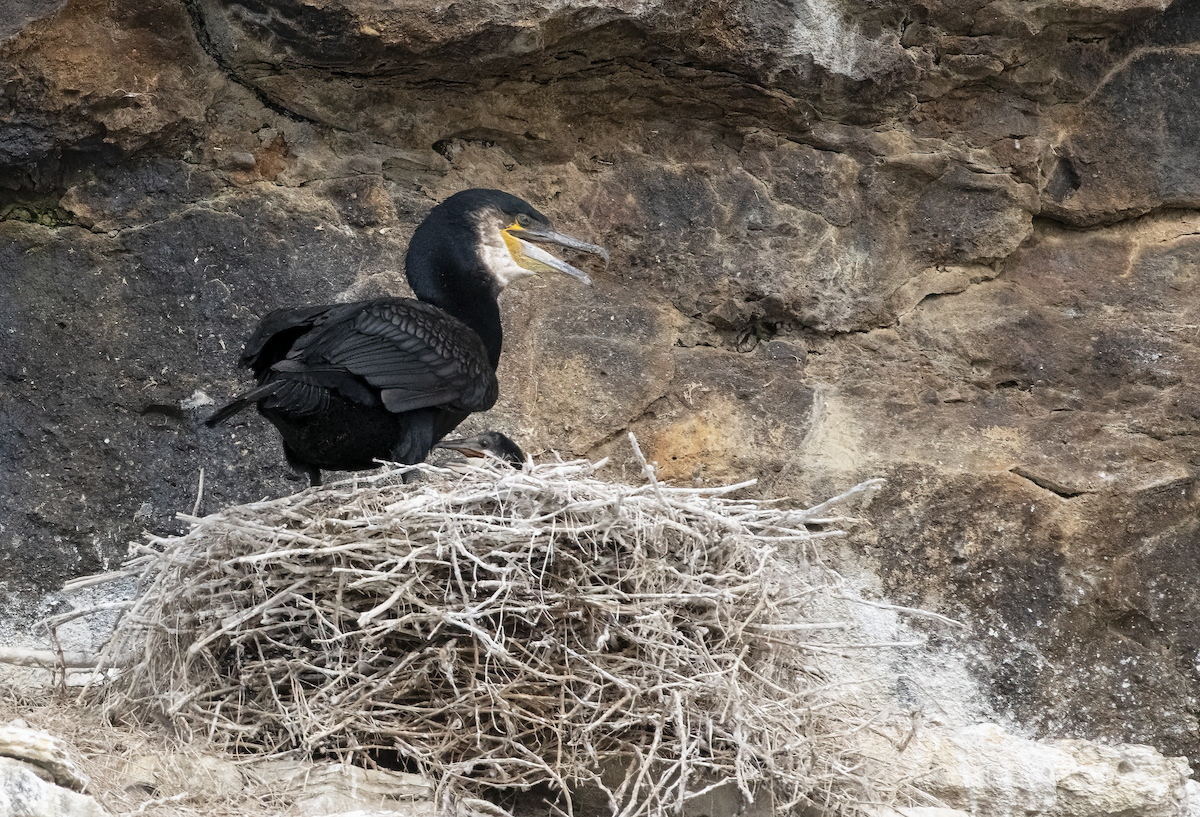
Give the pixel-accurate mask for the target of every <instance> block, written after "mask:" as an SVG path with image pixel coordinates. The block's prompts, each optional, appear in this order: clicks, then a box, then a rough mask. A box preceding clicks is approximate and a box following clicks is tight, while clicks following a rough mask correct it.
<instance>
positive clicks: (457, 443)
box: [433, 438, 487, 459]
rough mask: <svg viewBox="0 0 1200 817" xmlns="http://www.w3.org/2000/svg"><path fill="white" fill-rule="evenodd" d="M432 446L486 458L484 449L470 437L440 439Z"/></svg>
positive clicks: (468, 455)
mask: <svg viewBox="0 0 1200 817" xmlns="http://www.w3.org/2000/svg"><path fill="white" fill-rule="evenodd" d="M433 447H434V448H444V449H446V450H447V451H457V452H458V453H460V454H462V455H464V456H467V457H478V458H479V459H486V458H487V454H486V453H485V452H484V450H483V449H482V448H480V447H479V446H478V445H477V444H476V443H475V441H474V440H472V439H470V438H468V439H465V440H442V441H441V442H440V443H436V444H435V445H434V446H433Z"/></svg>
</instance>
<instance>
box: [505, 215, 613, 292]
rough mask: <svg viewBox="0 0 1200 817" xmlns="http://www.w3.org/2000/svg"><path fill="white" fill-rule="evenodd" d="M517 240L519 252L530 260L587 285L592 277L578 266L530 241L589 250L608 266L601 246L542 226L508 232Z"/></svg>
mask: <svg viewBox="0 0 1200 817" xmlns="http://www.w3.org/2000/svg"><path fill="white" fill-rule="evenodd" d="M509 235H511V236H512V237H513V238H515V239H516V240H517V243H518V244H519V245H520V247H521V252H522V253H524V254H525V257H526V258H528V259H529V260H531V261H534V262H537V263H539V264H542V265H545V267H547V268H548V269H552V270H557V271H558V272H565V273H566V274H567V275H570V276H572V277H574V278H578V279H579V280H580V281H583V282H584V283H585V284H587V285H588V286H591V283H592V279H591V278H589V277H588V274H587V273H586V272H584V271H583V270H581V269H579V268H578V267H575V266H572V265H570V264H568V263H567V262H566V261H563V260H561V259H558V258H555V257H554V256H553V255H551V254H550V253H548V252H546V251H545V250H543V249H542V248H541V247H539V246H537V244H533V243H531V242H534V241H537V242H542V243H546V244H557V245H558V246H560V247H567V248H568V249H572V250H579V251H580V252H590V253H592V254H593V255H598V256H600V257H601V258H603V259H604V266H606V267H607V266H608V250H606V249H604V248H603V247H597V246H596V245H595V244H589V243H587V242H586V241H580V240H579V239H578V238H572V237H571V236H569V235H565V234H563V233H560V232H558V231H557V230H551V229H547V228H542V227H537V226H533V227H527V228H525V229H523V230H513V231H512V232H510V233H509Z"/></svg>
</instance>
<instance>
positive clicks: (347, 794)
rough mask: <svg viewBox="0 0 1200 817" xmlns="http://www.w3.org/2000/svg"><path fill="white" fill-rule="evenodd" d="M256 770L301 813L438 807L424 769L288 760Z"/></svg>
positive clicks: (415, 812) (421, 811)
mask: <svg viewBox="0 0 1200 817" xmlns="http://www.w3.org/2000/svg"><path fill="white" fill-rule="evenodd" d="M253 773H254V774H255V775H256V776H257V777H259V778H260V779H262V780H263V781H265V782H267V783H272V784H275V785H278V786H279V787H280V788H281V790H282V791H283V792H284V793H285V794H286V796H287V797H289V798H290V799H291V800H292V801H293V807H294V808H295V809H297V810H298V811H297V813H298V814H302V815H312V817H321V815H334V814H346V815H348V814H361V813H369V814H371V815H376V814H379V815H383V814H402V815H408V816H409V817H432V815H434V814H436V813H437V809H436V808H435V806H434V803H433V794H434V791H433V784H432V783H431V782H430V781H428V780H426V779H425V778H423V777H421V776H420V775H415V774H406V773H402V772H389V771H386V770H383V769H363V768H360V767H358V766H343V765H339V764H334V763H319V764H313V763H301V762H295V761H288V760H273V761H263V762H260V763H255V764H254V766H253Z"/></svg>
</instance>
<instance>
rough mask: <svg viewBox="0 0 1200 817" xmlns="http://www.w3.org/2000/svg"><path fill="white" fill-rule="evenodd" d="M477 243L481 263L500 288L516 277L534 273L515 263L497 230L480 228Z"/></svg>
mask: <svg viewBox="0 0 1200 817" xmlns="http://www.w3.org/2000/svg"><path fill="white" fill-rule="evenodd" d="M479 245H480V246H479V255H480V257H481V258H482V259H483V264H484V266H485V267H487V270H488V272H490V273H491V274H492V276H493V277H494V278H495V279H496V281H497V282H499V284H500V288H501V289H504V288H505V287H506V286H508V285H509V284H511V283H512V282H513V281H516V280H517V279H518V278H525V277H527V276H530V275H534V274H536V273H534V272H533V271H532V270H527V269H525V268H524V267H521V266H518V265H517V262H516V261H514V260H513V257H512V254H511V253H510V252H509V251H508V247H507V246H505V244H504V238H503V237H502V236H501V235H500V231H499V230H497V229H490V230H489V229H482V230H480V236H479Z"/></svg>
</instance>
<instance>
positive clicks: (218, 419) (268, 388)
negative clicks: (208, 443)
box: [204, 380, 283, 428]
mask: <svg viewBox="0 0 1200 817" xmlns="http://www.w3.org/2000/svg"><path fill="white" fill-rule="evenodd" d="M282 385H283V381H282V380H273V381H271V382H270V383H264V384H263V385H261V386H259V387H258V388H257V389H251V390H250V391H248V392H246V393H245V394H240V395H238V396H237V397H236V398H234V399H233V400H232V401H230V402H228V403H226V404H225V405H223V406H221V408H219V409H217V410H216V411H214V412H213V415H212V416H211V417H209V418H208V419H207V420H205V421H204V424H205V425H206V426H208V427H209V428H212V427H214V426H216V425H219V424H221V423H223V422H225V421H226V420H228V419H229V418H230V417H232V416H233V415H235V414H237V413H238V412H239V411H241V410H242V409H244V408H245V407H246V406H248V405H250V404H251V403H257V402H258V401H259V400H262V399H263V398H264V397H270V396H271V395H272V394H274V393H275V392H277V391H279V388H280V387H281V386H282Z"/></svg>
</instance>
